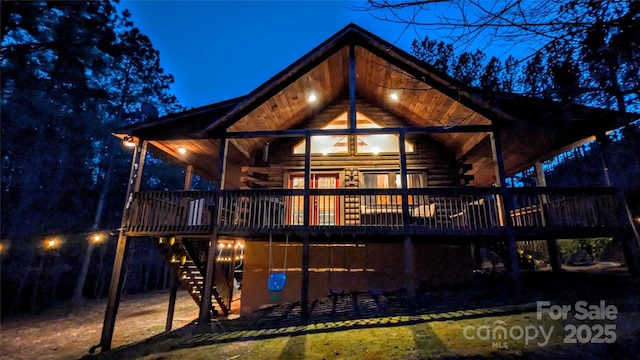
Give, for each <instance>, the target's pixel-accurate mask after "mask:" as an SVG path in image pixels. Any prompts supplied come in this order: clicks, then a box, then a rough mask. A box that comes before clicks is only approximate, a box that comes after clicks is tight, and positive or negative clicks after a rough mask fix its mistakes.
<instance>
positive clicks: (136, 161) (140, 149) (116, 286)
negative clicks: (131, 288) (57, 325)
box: [89, 141, 147, 353]
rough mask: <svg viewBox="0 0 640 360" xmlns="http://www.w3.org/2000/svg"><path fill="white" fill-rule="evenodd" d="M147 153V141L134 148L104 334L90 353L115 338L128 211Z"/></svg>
mask: <svg viewBox="0 0 640 360" xmlns="http://www.w3.org/2000/svg"><path fill="white" fill-rule="evenodd" d="M146 154H147V142H146V141H143V142H142V143H138V145H137V146H136V147H135V148H134V149H133V155H132V159H131V170H130V172H129V184H128V185H127V193H126V197H125V205H124V210H123V212H122V221H121V223H120V232H119V234H118V244H117V246H116V254H115V259H114V260H113V270H112V272H111V283H110V285H109V295H108V297H107V309H106V311H105V314H104V323H103V325H102V334H101V336H100V343H99V344H98V345H96V346H93V347H91V349H90V350H89V352H90V353H93V352H94V351H95V350H96V349H97V348H100V351H101V352H105V351H109V350H111V342H112V340H113V330H114V328H115V325H116V316H117V314H118V307H119V306H120V295H121V293H122V285H123V283H124V273H125V272H124V271H123V266H122V265H123V263H124V259H125V258H126V253H127V248H128V246H127V245H128V242H127V235H126V233H125V227H126V225H127V223H126V221H127V211H128V209H129V205H130V202H131V197H132V195H133V193H134V192H136V191H138V190H140V181H141V179H142V169H143V167H144V159H145V156H146Z"/></svg>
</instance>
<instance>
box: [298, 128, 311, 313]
mask: <svg viewBox="0 0 640 360" xmlns="http://www.w3.org/2000/svg"><path fill="white" fill-rule="evenodd" d="M305 141H306V142H305V152H304V220H303V225H304V226H303V232H304V235H303V238H302V286H301V289H300V308H301V316H302V318H308V317H309V223H310V220H311V219H310V217H311V211H310V210H311V209H310V207H311V199H310V197H311V191H310V189H311V134H310V133H309V132H307V134H306V135H305Z"/></svg>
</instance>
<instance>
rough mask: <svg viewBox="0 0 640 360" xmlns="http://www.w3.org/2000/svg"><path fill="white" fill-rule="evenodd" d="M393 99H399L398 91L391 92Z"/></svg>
mask: <svg viewBox="0 0 640 360" xmlns="http://www.w3.org/2000/svg"><path fill="white" fill-rule="evenodd" d="M391 100H393V101H398V94H397V93H394V92H393V93H391Z"/></svg>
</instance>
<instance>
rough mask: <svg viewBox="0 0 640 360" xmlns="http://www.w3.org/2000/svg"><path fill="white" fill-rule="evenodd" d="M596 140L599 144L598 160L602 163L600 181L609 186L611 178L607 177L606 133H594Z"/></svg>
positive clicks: (607, 139) (607, 145)
mask: <svg viewBox="0 0 640 360" xmlns="http://www.w3.org/2000/svg"><path fill="white" fill-rule="evenodd" d="M596 141H598V144H600V162H601V163H602V176H603V178H602V181H603V183H604V186H606V187H609V186H611V179H610V178H609V166H608V165H607V158H606V157H607V148H608V147H609V138H607V134H605V133H600V134H598V135H596Z"/></svg>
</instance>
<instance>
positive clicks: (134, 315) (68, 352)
mask: <svg viewBox="0 0 640 360" xmlns="http://www.w3.org/2000/svg"><path fill="white" fill-rule="evenodd" d="M168 303H169V293H168V292H160V293H153V294H145V295H137V296H129V297H126V296H123V298H122V302H121V303H120V309H119V311H118V316H117V320H116V327H115V330H114V337H113V345H112V348H117V347H119V346H122V345H125V344H131V343H135V342H138V341H141V340H144V339H146V338H149V337H151V336H154V335H157V334H160V333H162V332H163V331H164V329H165V323H166V316H167V307H168ZM105 308H106V302H105V301H104V300H96V301H89V302H86V303H85V305H84V306H82V307H77V308H74V307H72V306H70V305H65V306H61V307H59V308H56V309H52V310H49V311H46V312H45V313H43V314H40V315H37V316H33V317H24V318H13V319H6V320H3V321H2V323H0V359H2V360H9V359H15V360H21V359H24V360H33V359H42V360H47V359H78V358H80V357H82V356H83V355H86V354H88V351H89V348H90V347H91V346H93V345H96V344H98V343H99V342H100V334H101V331H102V323H103V321H104V311H105ZM197 317H198V307H197V306H196V304H195V302H194V301H193V300H192V299H191V297H190V296H189V295H188V294H187V292H186V291H180V292H178V297H177V300H176V308H175V316H174V320H173V328H174V329H177V328H180V327H183V326H185V325H187V324H188V323H190V322H192V321H193V320H194V319H196V318H197Z"/></svg>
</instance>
